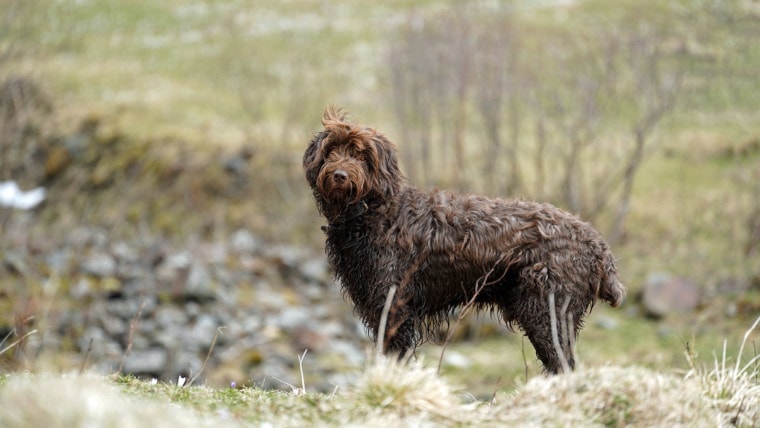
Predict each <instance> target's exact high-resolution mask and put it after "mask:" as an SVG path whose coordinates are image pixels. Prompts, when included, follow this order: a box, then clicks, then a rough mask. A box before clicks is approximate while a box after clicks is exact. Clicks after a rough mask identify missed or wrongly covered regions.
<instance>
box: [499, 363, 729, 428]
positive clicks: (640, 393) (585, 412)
mask: <svg viewBox="0 0 760 428" xmlns="http://www.w3.org/2000/svg"><path fill="white" fill-rule="evenodd" d="M496 411H497V412H498V413H499V414H502V415H503V419H504V420H505V422H510V423H519V424H521V425H526V426H547V425H548V426H554V425H567V426H598V425H604V426H640V427H647V426H715V425H716V423H717V422H718V420H719V415H718V412H716V411H715V410H714V409H713V408H712V406H711V405H710V401H709V400H708V399H707V398H706V397H705V396H704V395H703V394H702V393H701V388H700V386H699V384H698V383H697V382H695V381H693V380H688V379H683V378H682V377H680V376H676V375H673V374H669V373H659V372H655V371H652V370H649V369H645V368H641V367H602V368H597V369H587V370H578V371H575V372H573V373H570V374H566V375H560V376H553V377H550V378H545V377H536V378H533V379H531V380H530V381H528V383H527V384H525V385H524V386H523V387H522V388H520V389H519V390H518V391H517V392H516V393H515V394H514V395H513V396H511V397H507V398H506V399H503V403H502V404H500V405H499V406H498V407H497V410H496Z"/></svg>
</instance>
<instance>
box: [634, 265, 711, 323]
mask: <svg viewBox="0 0 760 428" xmlns="http://www.w3.org/2000/svg"><path fill="white" fill-rule="evenodd" d="M700 297H701V290H700V288H699V286H698V285H697V284H696V283H694V281H691V280H689V279H687V278H681V277H676V276H670V275H667V274H662V273H653V274H650V275H649V277H648V278H647V281H646V282H645V283H644V287H643V288H642V304H643V306H644V310H645V311H646V313H647V314H648V315H649V316H653V317H656V318H661V317H665V316H667V315H669V314H673V313H688V312H692V311H694V310H695V309H696V308H697V305H699V300H700Z"/></svg>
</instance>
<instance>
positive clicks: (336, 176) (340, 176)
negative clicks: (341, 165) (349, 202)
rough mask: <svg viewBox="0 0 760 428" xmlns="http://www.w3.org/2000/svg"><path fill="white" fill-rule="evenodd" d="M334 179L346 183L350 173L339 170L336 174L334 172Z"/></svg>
mask: <svg viewBox="0 0 760 428" xmlns="http://www.w3.org/2000/svg"><path fill="white" fill-rule="evenodd" d="M333 178H334V179H335V180H336V181H346V180H347V179H348V173H347V172H346V171H343V170H342V169H338V170H336V171H335V172H333Z"/></svg>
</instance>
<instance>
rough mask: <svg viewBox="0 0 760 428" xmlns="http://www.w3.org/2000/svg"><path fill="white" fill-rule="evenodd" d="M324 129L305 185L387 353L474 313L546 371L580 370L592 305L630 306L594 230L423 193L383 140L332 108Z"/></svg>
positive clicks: (307, 164) (509, 206)
mask: <svg viewBox="0 0 760 428" xmlns="http://www.w3.org/2000/svg"><path fill="white" fill-rule="evenodd" d="M322 124H323V125H324V128H325V129H324V130H323V131H322V132H320V133H318V134H317V135H316V136H315V137H314V139H313V140H312V141H311V143H310V144H309V147H308V148H307V149H306V153H305V154H304V157H303V167H304V171H305V173H306V179H307V181H308V182H309V185H310V186H311V188H312V190H313V192H314V197H315V199H316V202H317V207H318V208H319V211H320V212H321V213H322V214H323V215H324V216H325V217H326V218H327V222H328V225H327V226H325V227H323V230H324V231H325V233H326V234H327V244H326V252H327V255H328V259H329V262H330V264H331V265H332V267H333V268H334V270H335V273H336V276H337V277H338V279H339V280H340V282H341V285H342V287H343V290H344V292H345V293H346V294H347V295H348V296H349V297H350V299H351V301H352V302H353V304H354V305H355V308H356V309H355V310H356V312H357V313H358V314H359V316H361V318H362V320H363V321H364V324H365V326H366V327H367V328H368V330H369V332H370V333H371V334H372V337H373V338H374V339H375V340H378V341H379V342H382V343H383V344H384V346H383V348H384V349H383V351H384V352H395V353H400V354H401V355H404V354H405V353H407V352H411V351H413V350H414V349H415V347H416V346H417V345H419V344H420V343H422V342H423V341H424V340H426V339H428V338H433V337H434V333H435V332H436V331H437V330H438V329H439V328H440V327H442V326H447V325H448V324H447V323H448V320H449V318H450V316H451V315H452V313H453V312H454V311H456V310H457V309H459V308H462V307H466V306H471V307H474V308H476V309H490V310H491V311H493V312H495V313H497V314H498V315H500V316H501V318H502V319H503V320H504V322H506V324H507V325H508V326H509V327H513V326H514V325H517V326H519V327H520V328H521V329H522V330H523V331H524V332H525V334H526V335H527V336H528V339H530V341H531V343H532V344H533V346H534V347H535V349H536V353H537V355H538V358H539V359H540V360H541V362H542V363H543V365H544V369H545V370H546V371H547V372H550V373H557V372H560V371H562V370H563V368H572V367H573V366H574V359H573V352H572V348H573V347H572V345H573V343H574V340H575V338H576V337H577V334H578V332H579V331H580V329H581V327H582V325H583V317H584V316H585V315H586V314H587V313H588V312H589V311H590V310H591V308H592V307H593V305H594V302H595V300H596V299H602V300H606V301H607V302H609V303H610V304H611V305H612V306H614V307H617V306H619V305H620V304H621V303H622V301H623V297H624V296H625V287H623V285H622V284H621V283H620V282H619V281H618V278H617V274H616V269H615V258H614V257H613V255H612V253H611V252H610V250H609V248H608V247H607V244H606V243H605V241H604V240H603V239H602V237H601V236H600V235H599V233H598V232H597V231H596V230H594V229H593V228H592V227H591V226H590V225H589V224H588V223H584V222H582V221H581V220H579V219H578V218H577V217H576V216H574V215H572V214H569V213H567V212H565V211H562V210H560V209H558V208H556V207H554V206H552V205H549V204H539V203H535V202H528V201H522V200H507V199H489V198H485V197H482V196H474V195H468V194H457V193H451V192H443V191H438V190H433V191H423V190H419V189H417V188H415V187H413V186H410V185H408V184H406V183H405V181H404V176H403V175H402V174H401V171H400V170H399V167H398V162H397V155H396V148H395V147H394V145H393V143H391V142H390V141H389V140H388V139H387V138H386V137H385V136H384V135H382V134H380V133H379V132H377V131H375V130H374V129H372V128H368V127H363V126H359V125H356V124H353V123H349V122H347V121H346V119H345V117H344V115H343V114H342V113H341V112H340V111H339V110H336V109H334V108H332V107H328V108H327V109H326V110H325V112H324V115H323V117H322ZM394 286H395V287H396V290H397V291H396V293H395V294H394V295H393V297H392V299H393V300H392V304H391V305H390V306H388V309H386V311H385V313H386V314H387V324H383V326H386V327H387V328H385V331H383V332H382V334H383V336H382V337H378V334H379V333H380V332H379V329H380V328H381V317H382V315H383V312H384V306H385V304H386V299H387V297H388V295H389V293H390V291H389V290H391V289H392V287H394ZM550 302H552V303H551V304H550Z"/></svg>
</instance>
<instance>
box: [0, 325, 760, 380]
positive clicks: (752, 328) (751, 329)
mask: <svg viewBox="0 0 760 428" xmlns="http://www.w3.org/2000/svg"><path fill="white" fill-rule="evenodd" d="M758 324H760V317H757V319H756V320H755V322H754V323H753V324H752V327H750V328H749V330H747V331H746V332H745V333H744V338H743V339H742V344H741V346H740V347H739V354H738V355H737V357H736V367H735V368H734V372H736V373H739V365H740V364H741V359H742V353H743V352H744V345H745V344H746V343H747V339H749V336H750V334H752V331H754V330H755V328H756V327H757V325H758ZM0 353H2V352H0ZM753 360H754V359H753ZM745 367H746V366H745Z"/></svg>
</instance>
